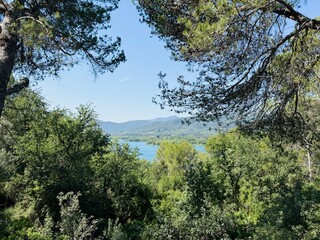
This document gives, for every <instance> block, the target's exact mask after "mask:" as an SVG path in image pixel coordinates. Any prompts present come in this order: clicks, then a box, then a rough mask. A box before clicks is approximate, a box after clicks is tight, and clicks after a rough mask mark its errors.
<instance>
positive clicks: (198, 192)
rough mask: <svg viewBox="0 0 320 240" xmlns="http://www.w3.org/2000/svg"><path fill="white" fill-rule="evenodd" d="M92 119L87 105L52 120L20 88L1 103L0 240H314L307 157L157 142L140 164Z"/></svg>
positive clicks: (223, 143) (277, 146)
mask: <svg viewBox="0 0 320 240" xmlns="http://www.w3.org/2000/svg"><path fill="white" fill-rule="evenodd" d="M95 118H96V116H95V114H94V112H93V111H92V110H91V109H90V108H88V107H84V106H82V107H79V109H78V113H77V114H71V113H69V112H68V111H66V110H63V109H56V110H51V111H49V110H48V107H47V106H46V104H45V103H44V101H43V100H42V99H41V97H40V96H39V95H38V94H36V93H34V92H32V91H29V90H24V91H23V92H22V94H21V95H19V96H17V97H15V98H11V99H9V100H8V105H7V107H6V109H5V111H4V115H3V118H2V120H1V145H0V146H1V158H0V160H1V164H0V177H1V178H0V180H1V182H0V207H1V210H0V216H1V218H0V239H249V238H251V239H318V238H319V237H320V222H319V215H320V191H319V190H320V185H319V174H318V162H317V155H318V154H319V153H318V151H317V150H316V149H313V150H312V151H307V150H306V149H304V148H302V147H301V146H300V145H298V144H294V145H293V144H291V145H290V144H283V143H281V142H279V141H275V140H273V141H271V140H270V139H269V138H267V137H261V136H260V137H259V138H258V137H252V136H251V137H250V136H245V135H243V134H241V133H240V132H238V131H237V130H233V131H231V132H229V133H225V134H219V135H215V136H212V137H210V138H209V139H208V140H207V142H206V150H207V153H197V152H196V151H195V150H194V149H193V147H192V145H191V144H190V143H188V142H180V143H171V142H162V143H161V144H160V147H159V150H158V152H157V155H156V158H155V160H154V161H152V162H147V161H144V160H139V159H138V158H137V152H136V150H134V149H130V147H129V146H128V145H125V144H124V145H121V144H119V143H117V142H111V141H110V138H109V136H107V135H105V134H104V133H103V131H102V130H101V129H100V128H99V125H98V123H97V121H96V120H95ZM308 161H309V162H311V163H312V164H309V165H308ZM308 166H309V168H308Z"/></svg>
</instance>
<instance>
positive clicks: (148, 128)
mask: <svg viewBox="0 0 320 240" xmlns="http://www.w3.org/2000/svg"><path fill="white" fill-rule="evenodd" d="M182 120H183V118H178V117H176V116H172V117H167V118H156V119H152V120H136V121H129V122H124V123H115V122H104V121H100V126H101V128H102V129H103V130H104V131H105V132H106V133H109V134H111V135H112V136H115V137H120V138H130V139H136V140H141V139H143V140H145V139H173V138H188V139H190V138H191V139H206V138H207V137H208V136H210V135H213V134H214V133H215V132H216V130H217V129H218V128H219V126H218V124H217V123H202V122H193V123H191V124H189V125H188V124H183V123H182Z"/></svg>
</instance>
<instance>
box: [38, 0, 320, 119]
mask: <svg viewBox="0 0 320 240" xmlns="http://www.w3.org/2000/svg"><path fill="white" fill-rule="evenodd" d="M300 11H301V12H303V13H304V14H306V15H307V16H309V17H315V16H319V15H320V0H309V1H308V4H307V5H306V6H303V8H302V9H300ZM111 25H112V28H111V30H110V33H111V36H119V37H121V39H122V49H124V51H125V53H126V57H127V62H125V63H122V64H121V65H120V66H119V67H118V68H117V69H116V70H115V72H114V73H106V74H104V75H100V76H98V77H97V78H95V77H94V76H93V74H92V73H91V72H90V68H89V67H88V66H87V65H86V64H85V63H83V64H81V65H78V66H76V67H74V68H73V69H71V70H70V71H67V72H63V73H62V74H61V76H60V78H59V79H55V80H53V79H47V80H45V81H43V82H40V83H38V85H37V86H35V87H34V88H36V89H41V92H42V96H44V97H45V99H46V100H47V102H48V103H49V104H50V105H51V107H56V106H60V107H64V108H68V109H70V110H71V111H74V110H75V108H76V107H78V106H79V105H80V104H89V103H90V104H91V105H92V107H93V108H94V109H95V111H96V112H97V113H98V115H99V119H101V120H105V121H114V122H125V121H129V120H137V119H152V118H157V117H165V116H171V115H173V114H174V113H172V112H170V111H169V110H161V109H160V107H159V106H158V105H156V104H154V103H152V101H151V100H152V97H154V96H155V95H156V94H157V93H158V92H159V90H158V82H159V78H158V76H157V75H158V73H159V72H160V71H163V72H166V73H167V80H168V81H169V83H171V84H174V82H175V79H176V77H177V76H179V75H186V76H187V77H188V78H194V77H195V76H193V75H192V74H191V73H188V72H187V71H186V67H185V65H184V64H183V63H177V62H174V61H172V60H171V59H170V52H169V51H168V50H166V49H165V48H164V43H163V42H161V41H159V39H158V38H157V37H156V36H154V37H151V34H150V28H149V27H148V26H146V24H142V23H140V22H139V15H138V13H137V10H136V9H135V6H134V5H133V3H132V1H131V0H121V1H120V5H119V8H118V9H117V10H116V11H115V12H114V13H113V14H112V21H111Z"/></svg>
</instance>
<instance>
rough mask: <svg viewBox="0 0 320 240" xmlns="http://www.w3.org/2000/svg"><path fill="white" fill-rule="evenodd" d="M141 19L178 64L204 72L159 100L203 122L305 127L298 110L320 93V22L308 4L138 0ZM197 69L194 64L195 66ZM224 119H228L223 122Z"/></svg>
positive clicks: (165, 90) (293, 0) (164, 91)
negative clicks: (308, 12) (311, 15)
mask: <svg viewBox="0 0 320 240" xmlns="http://www.w3.org/2000/svg"><path fill="white" fill-rule="evenodd" d="M137 2H138V8H139V10H140V13H141V15H142V18H143V20H144V21H145V22H146V23H147V24H149V25H150V26H151V27H152V30H153V33H154V34H156V35H158V36H159V37H160V38H161V39H163V40H165V41H166V44H167V47H168V48H169V49H171V50H172V53H173V57H174V59H176V60H178V61H185V62H187V63H188V64H189V66H190V67H191V69H196V70H199V72H200V74H199V77H198V78H197V80H195V81H192V80H191V81H188V80H186V79H184V78H183V76H181V77H179V78H178V83H179V86H178V87H175V88H170V87H169V86H168V83H167V82H166V81H165V79H164V77H165V74H160V77H161V78H162V80H161V82H160V88H161V94H160V95H159V96H158V99H156V100H155V101H157V102H159V103H160V104H161V106H169V107H171V108H173V109H175V110H176V111H177V112H187V113H189V114H191V115H192V116H194V117H195V118H197V119H199V120H205V121H210V120H216V119H221V117H222V116H226V115H227V116H229V117H230V118H232V119H234V118H236V119H237V121H238V122H239V123H241V124H247V123H251V126H253V127H256V126H257V123H259V122H262V126H269V125H272V126H275V125H276V126H277V127H278V128H281V127H282V126H283V129H284V131H285V130H288V129H289V128H288V126H290V125H291V126H292V125H300V126H301V125H303V124H304V123H305V122H304V121H303V117H302V115H301V114H300V112H301V111H302V110H301V109H300V106H302V105H304V104H306V103H307V98H314V99H316V98H317V97H318V93H319V88H318V86H319V84H318V79H319V44H320V42H319V30H320V21H319V20H317V19H311V18H309V17H307V16H305V15H303V14H302V13H301V12H299V7H300V5H301V4H303V2H306V1H302V0H275V1H274V0H263V1H255V0H254V1H252V0H237V1H227V0H214V1H211V0H188V1H167V0H138V1H137ZM192 66H194V67H192ZM222 120H225V118H222Z"/></svg>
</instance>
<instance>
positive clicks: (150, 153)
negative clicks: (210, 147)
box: [125, 141, 205, 161]
mask: <svg viewBox="0 0 320 240" xmlns="http://www.w3.org/2000/svg"><path fill="white" fill-rule="evenodd" d="M125 142H126V143H128V144H129V145H130V147H132V148H138V149H139V153H140V156H139V158H143V159H146V160H148V161H152V160H154V158H155V156H156V153H157V150H158V148H159V146H158V145H152V144H147V143H145V142H131V141H128V142H127V141H125ZM194 148H195V149H196V150H197V151H199V152H205V149H204V146H203V145H194Z"/></svg>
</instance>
